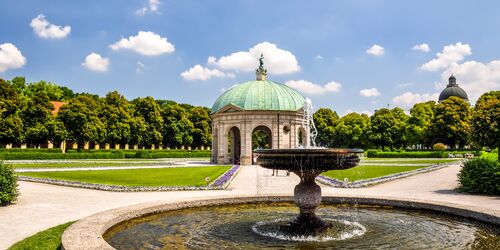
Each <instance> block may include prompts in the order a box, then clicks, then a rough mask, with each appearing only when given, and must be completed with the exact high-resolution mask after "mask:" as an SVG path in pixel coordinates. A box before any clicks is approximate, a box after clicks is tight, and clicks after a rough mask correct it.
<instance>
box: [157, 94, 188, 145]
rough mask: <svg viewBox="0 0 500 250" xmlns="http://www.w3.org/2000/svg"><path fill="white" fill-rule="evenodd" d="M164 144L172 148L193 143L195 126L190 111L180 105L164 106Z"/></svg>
mask: <svg viewBox="0 0 500 250" xmlns="http://www.w3.org/2000/svg"><path fill="white" fill-rule="evenodd" d="M162 116H163V119H164V121H165V122H164V126H163V134H164V138H163V144H165V145H167V146H170V147H179V146H188V145H191V144H192V143H193V135H192V131H193V129H194V125H193V123H192V122H191V120H190V117H191V114H190V113H189V111H188V110H187V109H186V108H184V107H183V106H181V105H179V104H177V103H176V104H171V103H170V104H166V105H164V106H163V112H162Z"/></svg>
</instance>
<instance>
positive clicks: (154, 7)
mask: <svg viewBox="0 0 500 250" xmlns="http://www.w3.org/2000/svg"><path fill="white" fill-rule="evenodd" d="M159 5H160V0H149V1H148V3H147V6H144V7H142V8H140V9H138V10H136V11H135V14H136V15H138V16H144V15H146V14H147V13H159V10H158V7H159Z"/></svg>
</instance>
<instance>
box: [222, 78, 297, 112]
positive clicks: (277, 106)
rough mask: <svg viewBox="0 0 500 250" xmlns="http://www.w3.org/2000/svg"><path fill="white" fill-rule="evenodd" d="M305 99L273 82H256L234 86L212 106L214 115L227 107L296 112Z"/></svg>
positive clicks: (284, 86) (282, 85)
mask: <svg viewBox="0 0 500 250" xmlns="http://www.w3.org/2000/svg"><path fill="white" fill-rule="evenodd" d="M304 103H305V99H304V97H303V96H302V95H301V94H299V92H297V91H296V90H294V89H292V88H290V87H288V86H286V85H284V84H281V83H277V82H273V81H267V80H265V77H264V78H263V80H256V81H248V82H244V83H241V84H238V85H236V86H235V87H233V88H230V89H229V90H227V91H226V92H225V93H224V94H222V95H221V96H219V98H217V100H216V101H215V103H214V105H213V106H212V113H216V112H218V111H220V110H221V109H223V108H224V107H226V106H228V105H233V106H236V107H238V108H241V109H242V110H274V111H297V110H299V109H301V108H303V107H304Z"/></svg>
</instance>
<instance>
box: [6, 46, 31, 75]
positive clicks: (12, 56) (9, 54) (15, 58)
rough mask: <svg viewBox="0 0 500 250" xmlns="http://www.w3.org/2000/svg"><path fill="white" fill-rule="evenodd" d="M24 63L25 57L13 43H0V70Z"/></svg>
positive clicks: (15, 67)
mask: <svg viewBox="0 0 500 250" xmlns="http://www.w3.org/2000/svg"><path fill="white" fill-rule="evenodd" d="M24 64H26V58H25V57H24V56H23V54H21V51H19V50H18V49H17V47H16V46H14V44H12V43H4V44H0V72H5V71H7V70H9V69H17V68H21V67H22V66H24Z"/></svg>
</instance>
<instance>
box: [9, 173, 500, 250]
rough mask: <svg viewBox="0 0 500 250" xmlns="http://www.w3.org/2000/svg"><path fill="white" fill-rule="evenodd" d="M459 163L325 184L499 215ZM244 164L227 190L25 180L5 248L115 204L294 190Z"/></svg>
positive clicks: (290, 180)
mask: <svg viewBox="0 0 500 250" xmlns="http://www.w3.org/2000/svg"><path fill="white" fill-rule="evenodd" d="M459 169H460V167H459V166H458V165H451V166H450V167H446V168H442V169H439V170H436V171H433V172H428V173H423V174H419V175H415V176H411V177H407V178H403V179H398V180H394V181H390V182H386V183H382V184H379V185H376V186H372V187H366V188H356V189H339V188H332V187H328V186H322V189H323V195H325V196H326V195H328V196H353V197H356V196H365V197H366V196H373V197H385V198H391V197H392V198H411V199H414V200H421V201H426V200H427V201H441V202H448V203H453V204H457V205H468V206H474V207H478V208H482V209H487V210H489V211H492V213H494V214H497V215H499V216H500V197H498V196H497V197H494V196H481V195H467V194H461V193H458V192H456V191H454V189H455V188H456V187H457V176H456V175H457V173H458V171H459ZM271 173H272V170H267V169H263V168H260V167H257V166H245V167H243V168H242V169H241V171H240V172H239V174H238V175H237V176H236V177H235V179H234V180H233V182H232V183H231V185H230V186H229V187H228V189H227V190H217V191H171V192H138V193H116V192H106V191H96V190H88V189H79V188H71V187H62V186H53V185H47V184H40V183H30V182H20V183H19V188H20V191H21V194H22V195H21V196H20V197H19V201H18V202H17V203H16V204H15V205H11V206H7V207H0V249H5V248H7V247H9V246H10V245H12V244H13V243H15V242H17V241H19V240H22V239H23V238H25V237H27V236H30V235H32V234H34V233H36V232H38V231H41V230H44V229H47V228H50V227H53V226H56V225H59V224H62V223H65V222H68V221H74V220H78V219H81V218H84V217H87V216H89V215H92V214H95V213H97V212H101V211H105V210H109V209H112V208H117V207H122V206H127V205H132V204H138V203H144V202H151V201H165V200H166V201H188V200H201V199H207V198H211V197H235V196H256V195H292V193H293V188H294V186H295V185H296V184H297V183H298V181H299V178H298V177H297V176H295V175H294V174H291V175H290V176H286V173H285V171H280V173H279V175H278V176H271Z"/></svg>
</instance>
